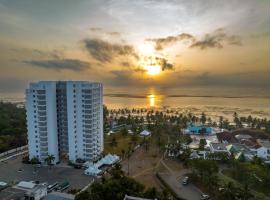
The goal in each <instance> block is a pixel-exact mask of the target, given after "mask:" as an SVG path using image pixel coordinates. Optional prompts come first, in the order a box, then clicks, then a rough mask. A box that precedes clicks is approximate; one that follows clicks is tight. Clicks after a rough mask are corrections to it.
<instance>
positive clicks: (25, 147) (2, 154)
mask: <svg viewBox="0 0 270 200" xmlns="http://www.w3.org/2000/svg"><path fill="white" fill-rule="evenodd" d="M27 149H28V146H27V145H25V146H21V147H17V148H15V149H11V150H8V151H5V152H3V153H0V158H2V157H5V156H8V155H10V154H14V153H17V152H20V151H26V150H27Z"/></svg>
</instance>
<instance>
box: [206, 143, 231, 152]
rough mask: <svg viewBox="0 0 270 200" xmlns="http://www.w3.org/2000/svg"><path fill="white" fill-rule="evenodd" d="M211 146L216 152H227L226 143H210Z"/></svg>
mask: <svg viewBox="0 0 270 200" xmlns="http://www.w3.org/2000/svg"><path fill="white" fill-rule="evenodd" d="M210 146H211V147H212V148H213V149H214V150H215V151H227V148H226V144H224V143H210Z"/></svg>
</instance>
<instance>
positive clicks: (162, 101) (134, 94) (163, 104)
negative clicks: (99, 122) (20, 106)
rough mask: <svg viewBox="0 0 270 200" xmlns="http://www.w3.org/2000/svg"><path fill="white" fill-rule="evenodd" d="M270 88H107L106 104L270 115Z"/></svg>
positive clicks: (12, 97)
mask: <svg viewBox="0 0 270 200" xmlns="http://www.w3.org/2000/svg"><path fill="white" fill-rule="evenodd" d="M269 94H270V93H269V91H266V90H258V89H256V90H255V89H254V90H252V89H249V90H247V89H235V88H230V89H220V88H218V89H208V90H205V89H200V88H196V89H186V90H185V89H181V90H180V89H177V90H171V89H170V90H168V89H167V90H166V89H164V90H156V89H153V88H151V89H147V88H146V89H139V88H138V89H132V90H128V89H126V88H122V89H107V88H105V89H104V104H105V105H106V106H107V107H108V108H109V109H119V108H129V109H132V108H150V109H158V110H167V109H173V110H177V111H179V112H183V113H188V112H192V113H194V114H197V115H200V114H201V113H202V112H205V113H206V115H208V116H211V117H212V118H218V117H219V116H223V117H225V118H228V119H231V118H232V116H233V113H234V112H237V113H238V114H239V116H248V115H252V116H253V117H259V118H268V119H270V95H269ZM0 100H2V101H10V102H24V95H23V94H22V93H13V94H6V93H5V94H1V93H0Z"/></svg>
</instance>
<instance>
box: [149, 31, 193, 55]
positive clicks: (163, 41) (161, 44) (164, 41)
mask: <svg viewBox="0 0 270 200" xmlns="http://www.w3.org/2000/svg"><path fill="white" fill-rule="evenodd" d="M182 40H190V41H194V40H195V38H194V36H192V35H190V34H188V33H181V34H179V35H176V36H168V37H165V38H153V39H151V38H150V39H146V41H150V42H154V43H155V49H156V50H157V51H160V50H163V49H164V48H165V47H167V46H169V45H173V44H175V43H176V42H179V41H182Z"/></svg>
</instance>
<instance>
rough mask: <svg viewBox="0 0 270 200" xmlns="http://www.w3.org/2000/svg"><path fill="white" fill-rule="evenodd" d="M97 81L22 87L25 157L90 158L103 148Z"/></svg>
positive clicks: (101, 116)
mask: <svg viewBox="0 0 270 200" xmlns="http://www.w3.org/2000/svg"><path fill="white" fill-rule="evenodd" d="M102 91H103V89H102V84H101V83H91V82H87V81H58V82H57V81H41V82H38V83H31V84H30V86H29V88H28V89H27V90H26V110H27V128H28V147H29V157H30V159H31V158H33V157H37V158H38V159H39V160H40V161H41V162H44V160H45V159H46V157H48V155H53V156H54V157H55V160H54V162H55V163H56V162H58V161H59V160H60V158H65V157H66V158H68V159H69V160H71V161H76V159H79V158H80V159H84V160H94V159H96V158H97V157H98V156H99V155H100V153H101V152H102V151H103V94H102Z"/></svg>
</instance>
